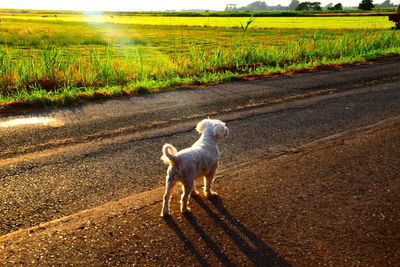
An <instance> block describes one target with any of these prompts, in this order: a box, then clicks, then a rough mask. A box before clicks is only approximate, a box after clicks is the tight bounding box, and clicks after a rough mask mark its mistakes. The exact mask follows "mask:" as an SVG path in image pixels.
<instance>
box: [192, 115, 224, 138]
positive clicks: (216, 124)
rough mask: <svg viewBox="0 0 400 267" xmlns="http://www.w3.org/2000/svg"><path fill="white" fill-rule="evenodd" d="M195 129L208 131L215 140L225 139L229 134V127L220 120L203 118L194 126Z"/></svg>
mask: <svg viewBox="0 0 400 267" xmlns="http://www.w3.org/2000/svg"><path fill="white" fill-rule="evenodd" d="M196 131H198V132H199V133H200V134H201V133H205V132H206V133H210V134H212V135H213V136H214V137H215V139H216V140H221V139H225V138H227V137H228V135H229V129H228V127H226V126H225V123H224V122H222V121H220V120H211V119H205V120H202V121H201V122H199V123H198V124H197V126H196Z"/></svg>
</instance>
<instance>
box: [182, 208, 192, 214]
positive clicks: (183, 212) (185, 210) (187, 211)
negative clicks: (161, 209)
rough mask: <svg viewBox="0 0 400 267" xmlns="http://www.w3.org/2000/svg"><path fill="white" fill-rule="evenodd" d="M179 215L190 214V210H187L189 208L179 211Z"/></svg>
mask: <svg viewBox="0 0 400 267" xmlns="http://www.w3.org/2000/svg"><path fill="white" fill-rule="evenodd" d="M181 213H182V214H185V213H190V209H189V208H186V209H181Z"/></svg>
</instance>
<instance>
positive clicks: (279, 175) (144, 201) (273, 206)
mask: <svg viewBox="0 0 400 267" xmlns="http://www.w3.org/2000/svg"><path fill="white" fill-rule="evenodd" d="M293 151H295V152H296V153H288V154H285V155H283V156H280V157H277V158H273V159H260V160H257V161H253V162H249V163H247V164H244V165H241V166H237V167H235V168H232V169H229V170H221V171H220V172H219V179H218V181H217V183H216V185H215V190H216V191H217V192H218V193H219V195H220V197H219V198H215V199H212V200H206V199H204V198H195V199H192V200H191V203H190V206H191V209H192V214H190V215H187V216H182V215H181V214H180V213H179V212H178V195H177V194H175V195H174V198H173V200H172V212H173V213H172V216H171V218H169V219H163V218H160V217H158V214H159V212H160V208H161V196H162V193H163V188H158V189H155V190H152V191H149V192H145V193H142V194H138V195H133V196H130V197H128V198H125V199H122V200H120V201H118V202H111V203H107V204H105V205H103V206H100V207H97V208H94V209H91V210H87V211H83V212H80V213H77V214H74V215H71V216H68V217H65V218H62V219H60V220H56V221H52V222H49V223H45V224H42V225H40V226H38V227H34V228H30V229H25V230H21V231H18V232H14V233H11V234H8V235H5V236H2V237H0V263H2V265H6V266H7V265H10V266H15V265H16V264H17V265H18V264H21V265H40V266H47V265H70V264H73V265H86V266H98V265H112V266H116V265H118V264H119V265H124V264H126V265H128V264H138V265H155V264H157V265H159V264H163V265H171V266H177V265H183V266H189V265H200V266H207V265H210V264H211V265H212V266H218V265H225V266H226V265H228V266H234V265H237V266H249V265H258V266H260V265H263V266H287V265H295V266H305V265H307V266H314V265H318V264H328V265H331V266H343V265H358V266H382V265H385V266H390V265H394V264H396V263H398V262H400V253H399V251H398V248H399V247H400V218H399V217H400V215H399V214H400V200H399V197H398V195H399V189H400V121H398V120H397V121H394V122H390V123H387V124H384V125H381V126H379V127H377V128H373V129H370V130H368V131H365V132H362V133H359V134H357V135H355V136H351V137H349V138H337V139H333V140H329V141H327V142H325V143H323V144H318V145H316V146H311V147H307V148H304V149H300V150H293Z"/></svg>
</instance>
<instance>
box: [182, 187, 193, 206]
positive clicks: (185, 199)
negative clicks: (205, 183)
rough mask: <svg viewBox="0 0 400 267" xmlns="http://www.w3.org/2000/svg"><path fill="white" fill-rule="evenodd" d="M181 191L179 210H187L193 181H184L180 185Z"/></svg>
mask: <svg viewBox="0 0 400 267" xmlns="http://www.w3.org/2000/svg"><path fill="white" fill-rule="evenodd" d="M182 189H183V193H182V198H181V212H182V213H185V212H189V211H190V209H189V208H188V205H189V197H190V194H191V193H192V191H193V183H189V182H188V183H185V184H183V185H182Z"/></svg>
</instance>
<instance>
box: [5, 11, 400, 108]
mask: <svg viewBox="0 0 400 267" xmlns="http://www.w3.org/2000/svg"><path fill="white" fill-rule="evenodd" d="M349 18H355V19H357V21H358V22H359V23H360V24H357V22H355V21H353V22H349V24H348V25H352V28H351V29H350V28H347V27H344V28H340V27H339V28H338V27H337V26H338V24H337V23H336V22H337V18H326V17H322V18H320V17H316V18H314V17H312V18H307V17H296V18H287V17H286V18H256V19H255V20H254V21H253V22H251V23H250V24H248V23H249V18H248V17H247V18H223V17H221V18H215V19H219V22H218V23H219V24H218V23H217V22H213V19H214V18H197V17H196V18H186V17H179V18H174V17H150V18H147V17H142V18H141V20H140V23H138V22H135V20H136V19H138V18H136V17H129V18H127V17H121V18H115V17H114V18H111V17H106V18H104V17H103V18H102V19H101V20H100V18H99V17H96V18H93V17H89V18H86V19H84V18H82V17H80V16H78V15H65V14H61V15H60V16H58V17H52V18H49V17H45V18H43V17H40V16H36V17H32V16H31V15H29V16H15V17H12V16H11V17H3V20H2V22H1V24H0V27H1V28H0V44H1V50H0V104H5V103H12V102H24V103H32V104H35V105H42V106H62V105H70V104H76V103H80V102H84V101H87V100H89V99H98V98H104V97H113V96H125V95H135V94H144V93H153V92H158V91H161V90H165V89H169V88H175V87H181V86H190V85H198V84H206V83H214V82H221V81H222V82H224V81H230V80H234V79H237V78H238V77H243V76H254V75H274V74H279V73H286V72H293V71H296V70H299V69H303V68H312V67H313V66H316V65H329V64H331V65H335V64H345V63H351V62H360V61H364V60H373V59H375V58H377V57H380V56H386V55H392V54H399V52H400V41H399V33H398V32H396V31H391V30H388V29H387V28H389V27H388V26H382V25H386V24H383V22H382V21H381V22H379V18H381V17H349ZM151 19H153V20H151ZM173 19H178V20H179V21H180V22H179V23H187V25H186V24H185V25H186V26H173V25H175V24H174V23H175V22H173ZM261 19H277V20H280V21H281V24H279V25H280V26H279V27H278V26H277V27H272V28H271V27H267V29H266V28H265V26H263V27H261V26H257V23H259V25H262V23H265V22H264V21H260V20H261ZM346 19H348V18H347V17H346ZM108 20H111V21H112V22H104V21H108ZM300 20H301V21H304V24H305V26H304V27H305V28H304V29H303V28H295V27H292V26H291V25H293V23H296V24H297V25H300V24H301V23H300ZM370 20H373V21H375V22H376V23H378V22H379V23H382V24H380V25H381V26H379V27H378V26H374V27H372V28H375V29H371V25H372V23H369V21H370ZM272 21H273V20H269V23H272ZM360 21H364V22H363V23H364V24H367V25H368V26H365V25H364V26H362V25H363V24H362V23H361V22H360ZM150 22H151V23H150ZM146 23H149V24H154V25H143V24H146ZM177 23H178V22H177ZM179 23H178V24H179ZM202 23H207V25H206V27H204V25H203V26H201V24H202ZM213 23H214V24H213ZM316 23H319V25H320V26H321V27H320V28H319V29H316V28H314V27H313V26H314V25H315V24H316ZM385 23H386V22H385ZM188 25H191V26H188ZM211 25H214V26H216V25H218V26H219V27H210V26H211ZM232 25H234V26H232ZM241 25H243V27H241ZM246 25H248V26H249V27H247V28H246V27H245V26H246ZM310 25H311V26H310ZM332 25H335V26H332ZM199 26H201V27H199ZM270 26H271V24H270ZM380 28H382V29H380Z"/></svg>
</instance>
